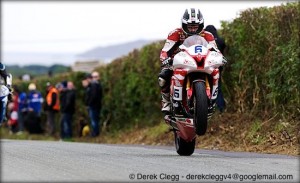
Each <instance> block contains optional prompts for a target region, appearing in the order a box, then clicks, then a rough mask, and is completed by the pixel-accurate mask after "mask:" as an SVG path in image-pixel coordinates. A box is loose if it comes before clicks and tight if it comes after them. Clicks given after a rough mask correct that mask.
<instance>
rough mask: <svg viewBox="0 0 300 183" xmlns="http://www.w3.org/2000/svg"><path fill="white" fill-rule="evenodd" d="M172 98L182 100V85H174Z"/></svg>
mask: <svg viewBox="0 0 300 183" xmlns="http://www.w3.org/2000/svg"><path fill="white" fill-rule="evenodd" d="M173 99H174V100H182V87H178V86H174V95H173Z"/></svg>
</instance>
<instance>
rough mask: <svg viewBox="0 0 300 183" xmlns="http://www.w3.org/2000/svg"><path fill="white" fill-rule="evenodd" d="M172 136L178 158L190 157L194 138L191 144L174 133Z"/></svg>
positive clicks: (193, 146)
mask: <svg viewBox="0 0 300 183" xmlns="http://www.w3.org/2000/svg"><path fill="white" fill-rule="evenodd" d="M174 136H175V146H176V152H177V153H178V154H179V155H180V156H190V155H192V154H193V153H194V150H195V142H196V138H194V139H193V140H192V141H191V142H187V141H185V140H184V139H183V138H181V137H180V136H179V135H178V134H177V133H176V131H175V132H174Z"/></svg>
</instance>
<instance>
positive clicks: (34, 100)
mask: <svg viewBox="0 0 300 183" xmlns="http://www.w3.org/2000/svg"><path fill="white" fill-rule="evenodd" d="M28 90H29V93H28V110H29V111H34V113H35V114H36V116H37V117H40V116H41V111H42V104H43V102H44V99H43V97H42V94H41V92H39V91H37V89H36V85H35V84H34V83H30V84H29V86H28Z"/></svg>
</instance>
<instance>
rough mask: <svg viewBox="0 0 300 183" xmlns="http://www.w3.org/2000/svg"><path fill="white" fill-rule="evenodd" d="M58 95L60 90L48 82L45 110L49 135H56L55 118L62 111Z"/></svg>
mask: <svg viewBox="0 0 300 183" xmlns="http://www.w3.org/2000/svg"><path fill="white" fill-rule="evenodd" d="M58 94H59V92H58V90H57V89H56V88H55V87H54V86H53V85H52V84H51V83H49V82H48V83H47V95H46V107H45V110H46V111H47V132H48V134H49V135H54V134H55V130H56V129H55V117H56V114H57V112H58V111H59V109H60V106H59V105H60V104H59V95H58Z"/></svg>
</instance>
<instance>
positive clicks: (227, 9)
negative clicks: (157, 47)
mask: <svg viewBox="0 0 300 183" xmlns="http://www.w3.org/2000/svg"><path fill="white" fill-rule="evenodd" d="M286 2H287V1H254V2H251V1H188V2H183V1H169V2H168V1H162V2H158V1H154V2H150V1H144V2H137V1H125V2H121V1H113V2H109V1H88V2H85V1H73V2H72V1H64V2H59V1H46V2H40V1H25V2H21V1H1V21H2V22H1V32H2V33H1V34H2V40H1V41H2V43H1V45H2V53H3V52H53V53H65V52H72V53H82V52H84V51H87V50H89V49H92V48H94V47H96V46H106V45H112V44H116V43H119V42H127V41H133V40H137V39H165V38H166V37H167V35H168V33H169V32H170V31H171V30H173V29H174V28H176V27H179V26H180V21H181V16H182V14H183V12H184V9H185V8H189V7H197V8H200V10H201V12H202V14H203V16H204V23H205V25H208V24H213V25H215V26H216V27H217V28H219V27H220V21H221V20H224V21H231V20H233V19H234V18H236V17H237V16H238V14H239V12H240V11H243V10H245V9H247V8H253V7H261V6H268V7H271V6H275V5H280V4H282V3H286Z"/></svg>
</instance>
